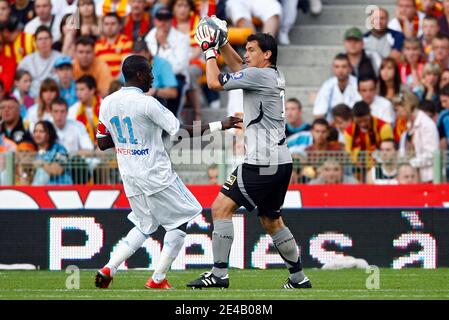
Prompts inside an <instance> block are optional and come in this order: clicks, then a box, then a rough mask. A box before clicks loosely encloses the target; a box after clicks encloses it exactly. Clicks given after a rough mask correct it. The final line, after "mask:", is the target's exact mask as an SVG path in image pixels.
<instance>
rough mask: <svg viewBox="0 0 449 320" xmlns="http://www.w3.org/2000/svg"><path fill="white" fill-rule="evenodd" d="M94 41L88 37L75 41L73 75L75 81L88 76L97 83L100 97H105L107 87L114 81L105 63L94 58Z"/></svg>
mask: <svg viewBox="0 0 449 320" xmlns="http://www.w3.org/2000/svg"><path fill="white" fill-rule="evenodd" d="M94 48H95V41H94V40H93V39H92V38H89V37H80V38H79V39H77V40H76V45H75V59H74V60H73V75H74V76H75V79H79V78H80V77H81V76H84V75H90V76H92V77H94V78H95V82H96V83H98V90H99V93H100V94H101V96H102V97H104V96H106V95H107V94H108V91H109V86H110V84H111V82H112V80H114V78H113V77H112V74H111V71H110V70H109V67H108V65H107V63H106V62H104V61H103V60H101V59H100V58H97V57H95V50H94Z"/></svg>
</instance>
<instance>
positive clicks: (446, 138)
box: [437, 84, 449, 177]
mask: <svg viewBox="0 0 449 320" xmlns="http://www.w3.org/2000/svg"><path fill="white" fill-rule="evenodd" d="M440 101H441V107H442V109H443V111H441V113H440V115H439V116H438V121H437V127H438V132H439V135H440V139H441V140H440V146H441V149H442V150H449V84H447V85H445V86H444V87H443V88H442V89H441V91H440ZM448 177H449V176H448Z"/></svg>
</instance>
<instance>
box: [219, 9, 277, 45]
mask: <svg viewBox="0 0 449 320" xmlns="http://www.w3.org/2000/svg"><path fill="white" fill-rule="evenodd" d="M281 15H282V7H281V5H280V3H279V2H277V1H276V0H259V1H257V2H254V1H245V0H227V2H226V16H227V17H228V18H229V19H230V20H231V21H232V24H233V25H234V26H236V27H237V28H252V29H253V31H255V30H256V29H255V27H254V25H253V23H252V19H253V16H254V17H256V18H258V19H260V20H261V21H262V24H263V25H262V32H263V33H270V34H271V35H272V36H273V37H276V35H277V33H278V31H279V24H280V18H281Z"/></svg>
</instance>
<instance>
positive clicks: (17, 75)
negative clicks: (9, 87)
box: [14, 69, 33, 81]
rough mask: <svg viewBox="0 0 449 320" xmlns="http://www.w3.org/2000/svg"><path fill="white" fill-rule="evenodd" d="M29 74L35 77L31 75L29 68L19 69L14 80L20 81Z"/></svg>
mask: <svg viewBox="0 0 449 320" xmlns="http://www.w3.org/2000/svg"><path fill="white" fill-rule="evenodd" d="M25 75H27V76H29V77H30V78H31V79H32V78H33V77H32V76H31V73H30V72H29V71H28V70H24V69H17V70H16V73H15V74H14V81H19V80H20V79H22V77H23V76H25Z"/></svg>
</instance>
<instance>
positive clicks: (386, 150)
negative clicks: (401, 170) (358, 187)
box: [366, 139, 398, 185]
mask: <svg viewBox="0 0 449 320" xmlns="http://www.w3.org/2000/svg"><path fill="white" fill-rule="evenodd" d="M397 158H398V146H397V144H396V142H395V141H394V140H393V139H388V140H384V141H382V142H381V143H380V147H379V150H378V159H377V161H376V162H377V163H376V165H375V166H374V167H372V168H371V170H370V171H368V173H367V175H366V183H368V184H381V185H386V184H397V180H396V176H397Z"/></svg>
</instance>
